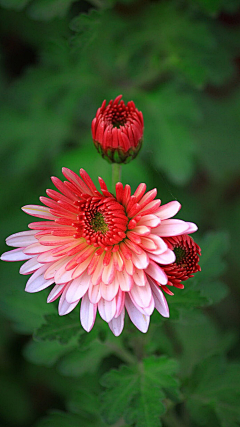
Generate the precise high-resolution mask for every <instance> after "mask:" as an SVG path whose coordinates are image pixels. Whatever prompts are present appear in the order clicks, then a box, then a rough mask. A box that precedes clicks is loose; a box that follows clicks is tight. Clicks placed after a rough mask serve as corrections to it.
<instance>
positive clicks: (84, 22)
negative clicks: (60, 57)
mask: <svg viewBox="0 0 240 427" xmlns="http://www.w3.org/2000/svg"><path fill="white" fill-rule="evenodd" d="M100 19H101V14H100V12H98V11H96V10H95V9H92V10H91V11H90V12H89V13H88V14H85V13H81V14H80V15H79V16H77V17H76V18H74V19H73V20H72V21H71V23H70V28H71V30H72V31H75V32H76V33H77V35H75V36H73V37H72V45H73V48H74V49H75V48H82V47H85V46H87V45H88V44H90V43H92V42H93V41H94V40H95V37H96V36H97V32H98V27H99V24H100Z"/></svg>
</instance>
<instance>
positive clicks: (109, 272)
mask: <svg viewBox="0 0 240 427" xmlns="http://www.w3.org/2000/svg"><path fill="white" fill-rule="evenodd" d="M115 273H116V270H115V268H114V263H113V258H112V259H111V261H110V263H109V264H108V265H106V266H105V267H104V268H103V272H102V281H103V283H105V284H106V285H108V284H110V283H112V282H113V280H114V277H115Z"/></svg>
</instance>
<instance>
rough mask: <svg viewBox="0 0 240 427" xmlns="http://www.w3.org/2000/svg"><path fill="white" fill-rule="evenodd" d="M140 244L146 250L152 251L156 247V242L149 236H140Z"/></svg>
mask: <svg viewBox="0 0 240 427" xmlns="http://www.w3.org/2000/svg"><path fill="white" fill-rule="evenodd" d="M140 246H141V247H142V248H143V249H144V250H146V251H154V250H156V249H157V245H156V243H155V242H154V241H153V239H151V238H149V237H142V238H141V245H140Z"/></svg>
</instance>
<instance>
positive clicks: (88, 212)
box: [74, 195, 129, 250]
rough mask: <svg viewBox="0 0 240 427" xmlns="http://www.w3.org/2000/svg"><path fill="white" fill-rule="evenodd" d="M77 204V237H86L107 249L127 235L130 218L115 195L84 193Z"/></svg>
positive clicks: (87, 239) (94, 243)
mask: <svg viewBox="0 0 240 427" xmlns="http://www.w3.org/2000/svg"><path fill="white" fill-rule="evenodd" d="M76 205H77V206H78V208H79V211H80V212H79V214H78V216H77V222H76V223H75V224H74V226H75V228H76V230H77V233H76V234H75V237H84V238H85V239H86V241H87V243H88V244H90V245H93V246H96V247H98V246H100V247H104V248H106V250H107V249H109V248H110V247H112V246H113V245H116V244H118V243H119V242H121V241H122V240H123V239H124V238H125V237H126V230H127V224H128V221H129V220H128V218H127V216H126V214H125V210H124V207H123V206H122V205H121V204H120V203H118V202H117V201H116V199H115V198H114V197H107V198H106V197H92V196H89V195H84V196H83V198H82V199H81V200H79V201H78V202H76Z"/></svg>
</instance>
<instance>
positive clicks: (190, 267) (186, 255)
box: [161, 234, 201, 295]
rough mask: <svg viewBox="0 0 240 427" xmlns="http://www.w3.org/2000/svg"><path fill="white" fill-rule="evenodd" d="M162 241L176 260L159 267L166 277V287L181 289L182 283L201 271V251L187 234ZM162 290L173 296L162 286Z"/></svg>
mask: <svg viewBox="0 0 240 427" xmlns="http://www.w3.org/2000/svg"><path fill="white" fill-rule="evenodd" d="M164 241H165V243H167V245H168V247H169V249H171V250H173V252H174V253H175V256H176V260H175V261H174V262H173V263H172V264H168V265H162V266H161V267H162V269H163V270H164V271H165V273H166V275H167V277H168V282H167V286H175V288H179V289H183V288H184V285H183V284H182V282H184V281H185V280H187V279H188V278H190V277H193V274H194V273H197V272H198V271H201V267H200V265H199V257H200V255H201V249H200V247H199V246H198V245H197V243H195V242H194V240H193V239H192V237H190V236H188V235H187V234H182V235H180V236H174V237H168V238H164ZM162 289H163V290H164V291H165V292H167V293H168V294H169V295H173V292H171V291H170V290H169V289H168V288H167V287H166V286H162Z"/></svg>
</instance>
